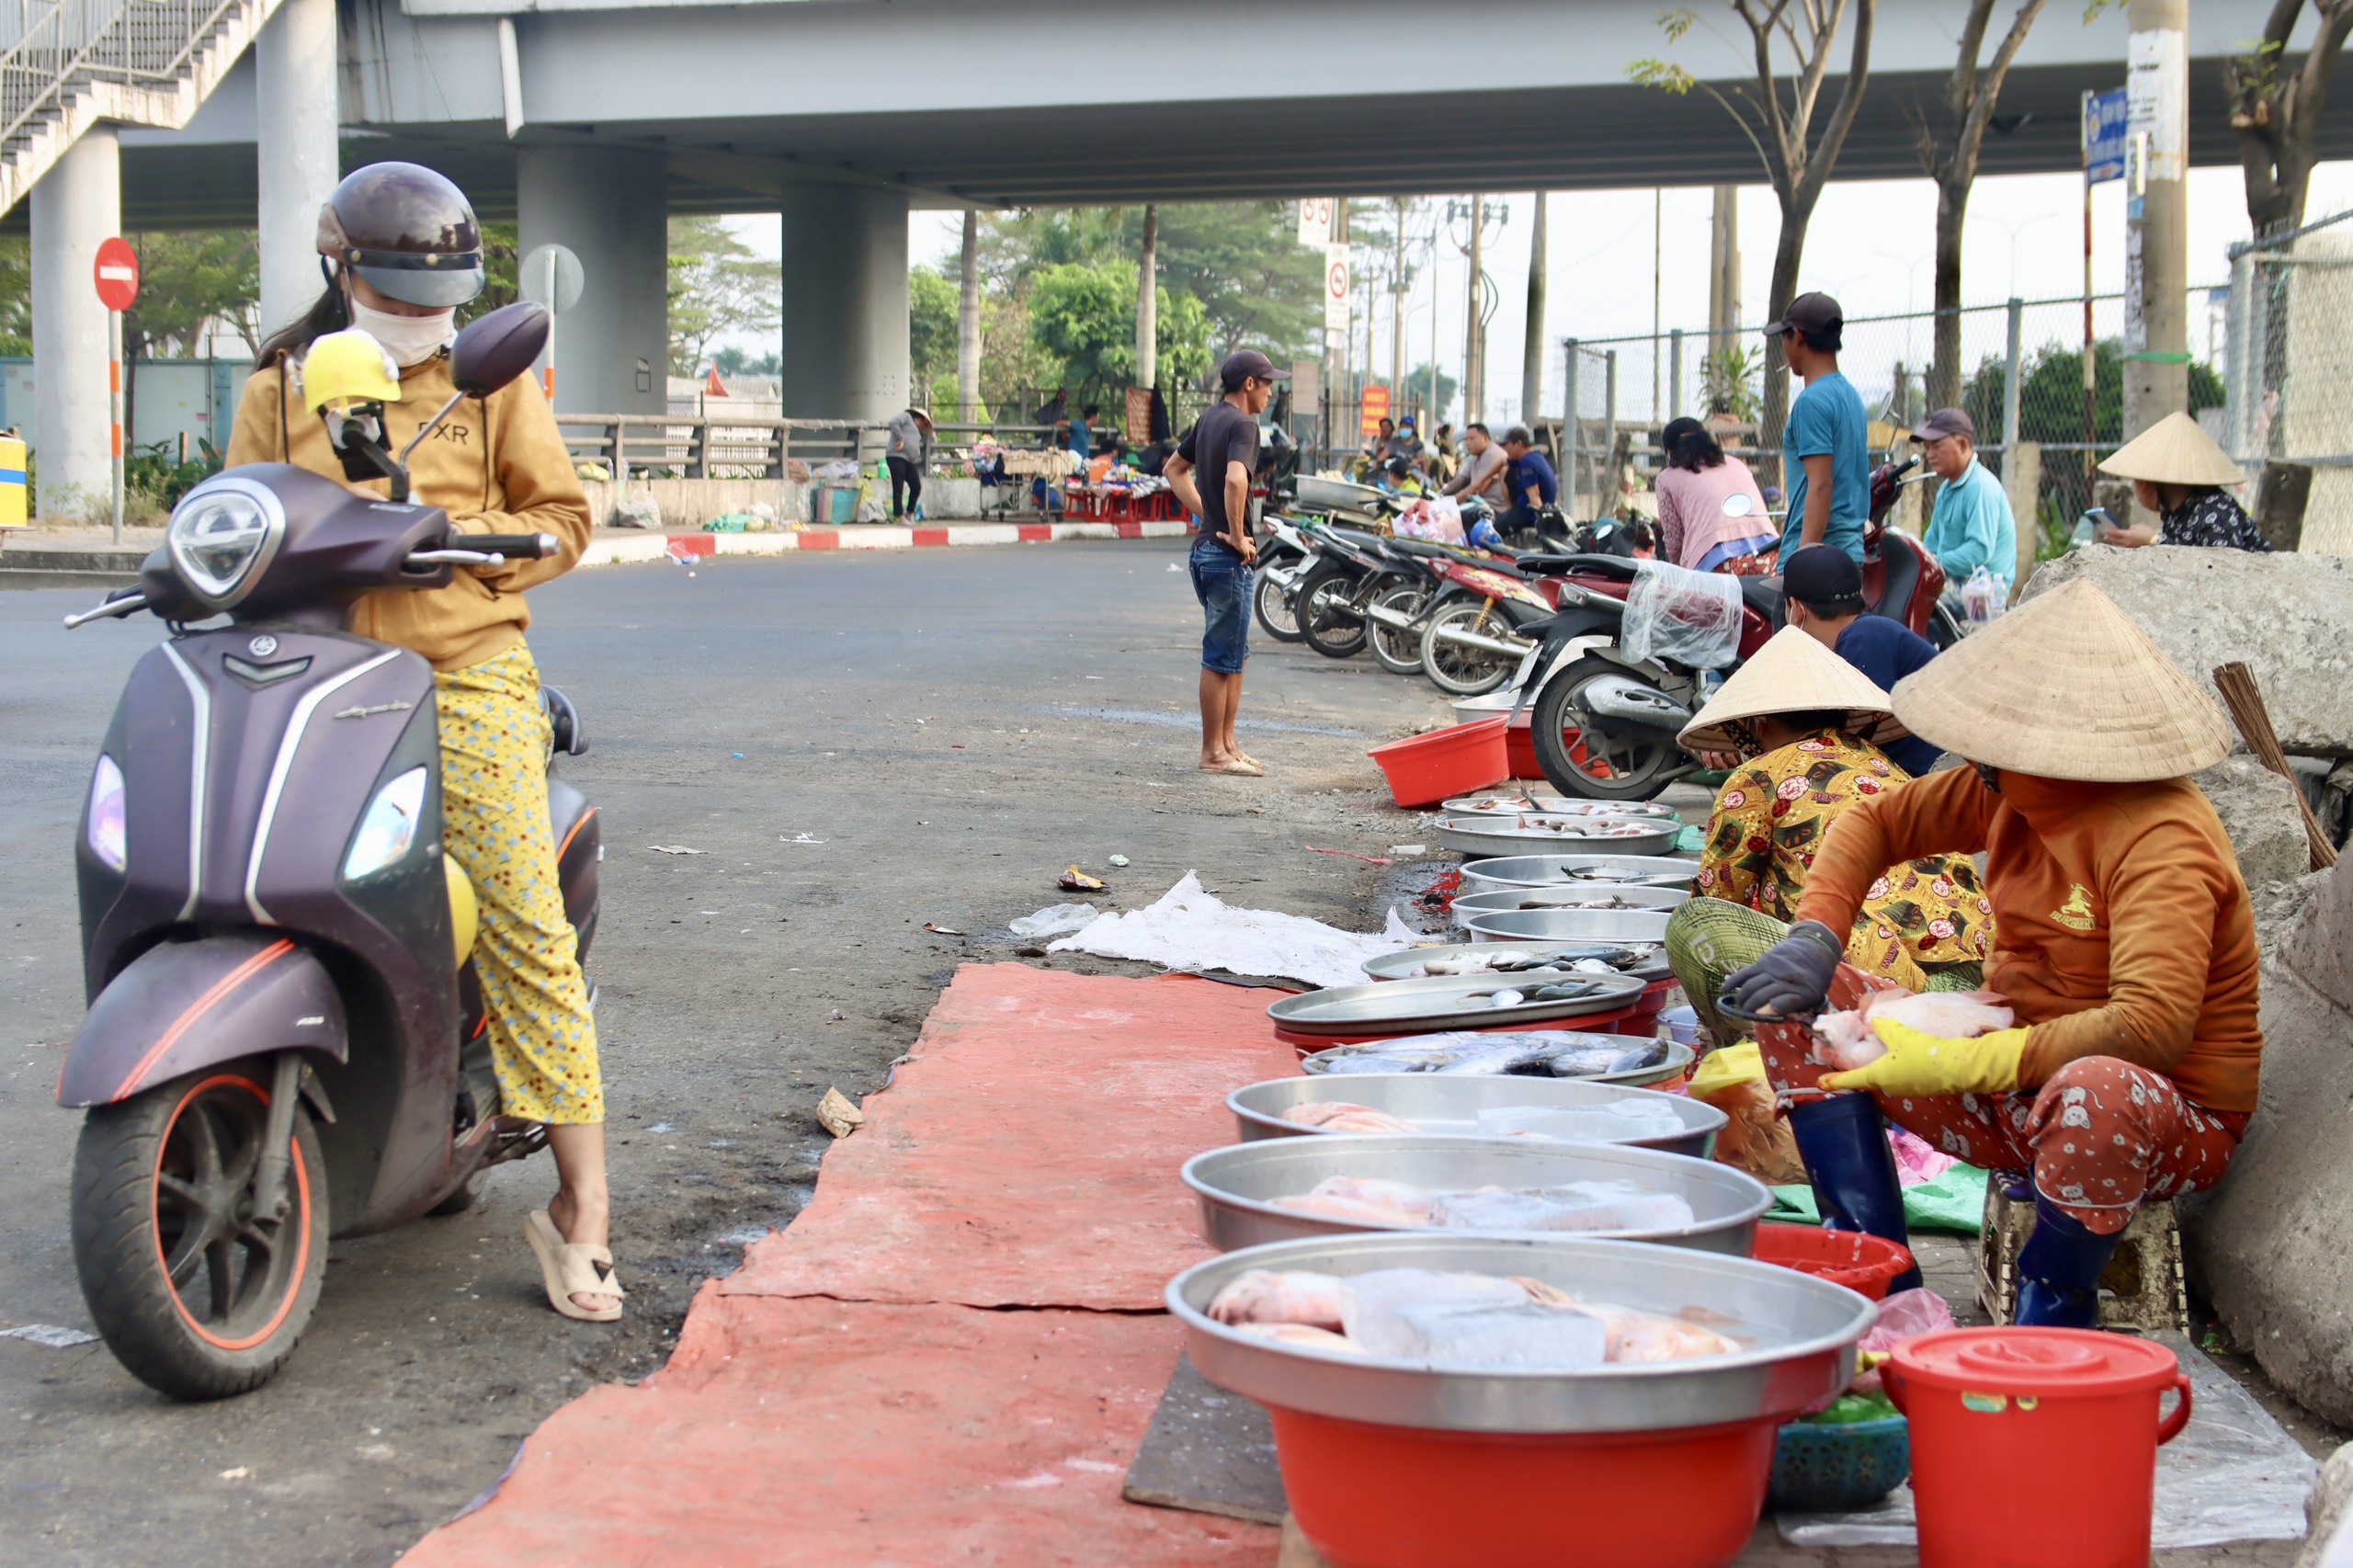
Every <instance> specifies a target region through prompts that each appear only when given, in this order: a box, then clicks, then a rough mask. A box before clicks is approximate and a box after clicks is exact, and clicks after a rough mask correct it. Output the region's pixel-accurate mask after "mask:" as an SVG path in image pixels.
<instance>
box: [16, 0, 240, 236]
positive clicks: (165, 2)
mask: <svg viewBox="0 0 2353 1568" xmlns="http://www.w3.org/2000/svg"><path fill="white" fill-rule="evenodd" d="M277 9H278V0H0V39H6V40H7V41H6V43H5V44H0V212H6V211H7V210H9V209H10V208H12V207H14V206H16V204H17V202H18V201H20V200H22V199H24V196H25V193H26V192H27V191H29V190H30V189H32V187H34V186H35V185H36V184H38V183H39V182H40V176H42V175H44V174H46V173H48V172H49V168H50V165H52V164H54V163H56V161H57V160H58V158H59V156H60V155H61V154H63V153H64V151H65V150H66V149H67V148H68V147H71V146H72V145H73V144H74V142H75V141H76V140H77V139H79V138H80V136H81V135H82V133H83V132H84V131H87V130H88V129H89V128H90V127H91V126H93V125H96V124H97V123H99V122H100V121H102V120H114V121H117V122H119V123H121V124H125V125H138V126H148V127H153V128H155V129H158V130H165V131H176V130H178V129H180V128H181V127H182V126H185V125H186V124H187V123H188V120H189V119H190V118H191V117H193V116H194V115H195V113H196V111H197V110H198V109H199V108H202V107H203V106H204V100H205V99H207V98H209V97H211V96H212V90H213V88H215V87H217V86H219V85H220V84H221V79H222V77H223V76H225V75H227V74H228V73H229V67H230V66H232V65H233V64H235V63H236V60H237V57H238V56H239V55H240V54H243V53H244V51H245V46H246V45H247V44H248V43H250V42H252V41H253V39H254V37H255V35H256V34H257V33H259V32H260V31H261V28H262V24H264V23H265V22H267V21H268V20H269V18H270V17H271V16H272V15H273V14H274V13H275V12H276V11H277ZM11 12H13V13H14V14H13V15H11V14H10V13H11Z"/></svg>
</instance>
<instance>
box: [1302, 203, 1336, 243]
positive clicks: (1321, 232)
mask: <svg viewBox="0 0 2353 1568" xmlns="http://www.w3.org/2000/svg"><path fill="white" fill-rule="evenodd" d="M1338 206H1339V202H1338V201H1337V200H1336V199H1334V198H1332V197H1329V196H1319V197H1315V198H1313V199H1309V200H1305V201H1302V202H1301V203H1300V204H1299V243H1300V244H1303V245H1318V246H1321V245H1328V244H1331V243H1332V213H1333V210H1334V209H1335V208H1336V207H1338Z"/></svg>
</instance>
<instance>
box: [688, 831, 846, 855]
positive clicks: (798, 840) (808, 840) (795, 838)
mask: <svg viewBox="0 0 2353 1568" xmlns="http://www.w3.org/2000/svg"><path fill="white" fill-rule="evenodd" d="M776 841H777V842H778V843H779V844H823V843H824V842H825V841H824V839H822V838H812V837H811V836H810V835H807V834H805V833H796V834H794V835H792V836H791V837H790V838H787V837H785V835H782V834H780V833H779V834H778V835H776ZM697 853H699V851H698V852H697Z"/></svg>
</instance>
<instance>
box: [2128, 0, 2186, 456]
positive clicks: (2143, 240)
mask: <svg viewBox="0 0 2353 1568" xmlns="http://www.w3.org/2000/svg"><path fill="white" fill-rule="evenodd" d="M2126 17H2127V18H2128V21H2129V24H2130V26H2131V40H2130V41H2129V43H2128V45H2127V48H2126V53H2125V60H2126V64H2127V74H2126V79H2125V80H2126V104H2127V109H2128V119H2127V121H2126V133H2127V141H2126V149H2127V159H2126V186H2125V214H2126V220H2127V222H2126V226H2125V236H2124V244H2125V251H2124V438H2125V439H2126V440H2128V441H2129V440H2131V438H2132V437H2135V436H2137V435H2139V434H2140V433H2141V432H2142V431H2143V430H2145V429H2147V428H2148V427H2149V426H2152V425H2154V424H2155V423H2156V422H2157V421H2158V420H2160V419H2163V418H2164V417H2165V415H2168V414H2173V413H2176V412H2177V411H2179V410H2182V409H2186V408H2188V406H2189V321H2188V275H2189V203H2188V168H2189V0H2131V5H2130V6H2129V8H2128V9H2127V11H2126Z"/></svg>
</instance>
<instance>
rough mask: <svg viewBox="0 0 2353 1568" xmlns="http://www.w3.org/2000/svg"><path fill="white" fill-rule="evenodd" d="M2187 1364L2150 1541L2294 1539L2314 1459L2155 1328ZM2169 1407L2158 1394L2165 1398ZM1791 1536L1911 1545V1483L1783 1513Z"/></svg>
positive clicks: (1785, 1533)
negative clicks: (1842, 1509)
mask: <svg viewBox="0 0 2353 1568" xmlns="http://www.w3.org/2000/svg"><path fill="white" fill-rule="evenodd" d="M2154 1337H2155V1338H2156V1339H2157V1340H2158V1341H2159V1342H2160V1343H2162V1344H2163V1345H2164V1346H2165V1347H2166V1348H2167V1349H2169V1350H2171V1351H2172V1352H2173V1353H2174V1354H2175V1355H2176V1356H2178V1357H2179V1358H2181V1367H2182V1370H2184V1371H2186V1372H2188V1374H2189V1385H2190V1393H2189V1397H2190V1411H2189V1425H2188V1427H2187V1428H2185V1429H2184V1430H2183V1432H2182V1434H2181V1436H2180V1437H2176V1438H2175V1439H2174V1440H2173V1441H2172V1442H2170V1443H2168V1444H2166V1445H2165V1447H2164V1448H2162V1449H2158V1450H2157V1497H2156V1512H2155V1518H2154V1534H2153V1538H2152V1540H2151V1545H2152V1546H2153V1547H2154V1549H2155V1550H2156V1551H2183V1550H2187V1549H2188V1548H2192V1547H2202V1546H2227V1545H2229V1544H2231V1543H2232V1542H2234V1541H2247V1540H2298V1539H2300V1538H2301V1537H2302V1535H2303V1533H2304V1498H2305V1496H2306V1495H2307V1494H2310V1493H2311V1491H2312V1489H2313V1478H2314V1477H2315V1476H2317V1475H2318V1474H2319V1472H2320V1467H2319V1466H2318V1464H2316V1463H2315V1462H2314V1461H2313V1457H2312V1456H2311V1455H2310V1454H2307V1453H2306V1452H2304V1450H2303V1448H2302V1445H2300V1444H2299V1443H2298V1442H2297V1441H2296V1439H2295V1438H2293V1437H2290V1436H2288V1434H2287V1432H2286V1431H2284V1430H2283V1429H2282V1428H2281V1427H2280V1426H2279V1423H2278V1422H2277V1421H2274V1420H2273V1419H2271V1416H2270V1414H2269V1413H2268V1412H2267V1411H2266V1410H2265V1409H2264V1408H2263V1406H2261V1405H2259V1404H2257V1403H2256V1402H2255V1396H2254V1395H2252V1394H2250V1393H2248V1392H2246V1390H2245V1389H2243V1388H2241V1387H2240V1386H2239V1384H2238V1381H2237V1380H2236V1379H2234V1378H2233V1377H2232V1376H2231V1375H2230V1373H2228V1372H2226V1371H2224V1370H2222V1368H2220V1367H2218V1366H2216V1365H2215V1364H2214V1362H2213V1360H2212V1358H2210V1357H2208V1356H2207V1355H2206V1353H2205V1352H2204V1351H2202V1350H2200V1349H2199V1348H2198V1347H2197V1346H2194V1345H2192V1344H2190V1343H2189V1341H2188V1340H2187V1339H2185V1338H2183V1337H2181V1336H2180V1335H2173V1334H2165V1335H2155V1336H2154ZM2172 1407H2173V1397H2172V1395H2170V1394H2168V1395H2166V1396H2165V1402H2164V1405H2163V1408H2165V1409H2167V1410H2170V1409H2171V1408H2172ZM1779 1523H1780V1528H1781V1539H1782V1540H1786V1541H1788V1542H1789V1543H1790V1545H1792V1546H1913V1545H1915V1544H1916V1543H1917V1541H1918V1539H1919V1536H1918V1532H1917V1530H1916V1529H1915V1528H1914V1514H1913V1511H1912V1488H1911V1487H1910V1486H1908V1485H1906V1486H1900V1487H1897V1488H1896V1490H1895V1492H1894V1494H1893V1495H1891V1496H1890V1497H1889V1498H1888V1499H1887V1500H1886V1501H1885V1502H1883V1503H1881V1504H1880V1505H1878V1506H1876V1507H1871V1508H1864V1509H1860V1510H1859V1511H1857V1512H1855V1513H1851V1514H1783V1515H1781V1516H1780V1518H1779Z"/></svg>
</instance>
